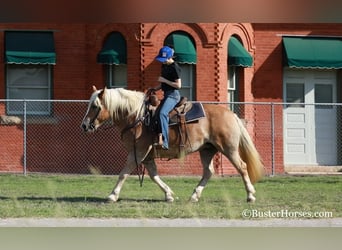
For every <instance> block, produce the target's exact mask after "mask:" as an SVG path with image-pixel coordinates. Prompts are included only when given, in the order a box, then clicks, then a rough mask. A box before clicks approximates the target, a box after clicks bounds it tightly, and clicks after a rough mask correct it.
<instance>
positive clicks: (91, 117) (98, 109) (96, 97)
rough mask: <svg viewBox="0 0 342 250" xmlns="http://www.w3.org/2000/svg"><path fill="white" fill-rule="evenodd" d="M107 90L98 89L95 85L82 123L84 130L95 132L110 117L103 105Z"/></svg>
mask: <svg viewBox="0 0 342 250" xmlns="http://www.w3.org/2000/svg"><path fill="white" fill-rule="evenodd" d="M105 91H106V89H103V90H97V89H96V87H95V86H93V94H92V95H91V97H90V100H89V105H88V109H87V113H86V115H85V116H84V118H83V121H82V124H81V127H82V129H83V130H84V132H94V131H95V130H96V129H97V128H98V127H100V126H101V125H102V124H103V123H104V122H105V121H106V120H108V119H109V118H110V115H109V112H108V110H107V109H106V108H105V107H104V106H103V101H102V98H103V96H104V93H105Z"/></svg>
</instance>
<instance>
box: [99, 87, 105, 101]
mask: <svg viewBox="0 0 342 250" xmlns="http://www.w3.org/2000/svg"><path fill="white" fill-rule="evenodd" d="M106 89H107V88H106V87H105V88H104V89H101V91H100V93H99V94H98V95H97V96H98V98H100V99H102V97H103V94H104V92H105V91H106Z"/></svg>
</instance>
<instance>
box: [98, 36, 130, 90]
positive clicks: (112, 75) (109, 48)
mask: <svg viewBox="0 0 342 250" xmlns="http://www.w3.org/2000/svg"><path fill="white" fill-rule="evenodd" d="M97 62H98V63H102V64H106V84H107V87H109V88H126V87H127V48H126V40H125V38H124V37H123V36H122V35H121V33H119V32H112V33H111V34H110V35H109V36H108V37H107V39H106V41H105V42H104V45H103V47H102V50H101V51H100V52H99V54H98V55H97Z"/></svg>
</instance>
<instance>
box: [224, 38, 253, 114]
mask: <svg viewBox="0 0 342 250" xmlns="http://www.w3.org/2000/svg"><path fill="white" fill-rule="evenodd" d="M251 66H253V58H252V56H251V55H250V54H249V53H248V52H247V51H246V49H245V48H244V47H243V45H242V44H241V42H240V41H239V40H238V38H236V37H234V36H232V37H231V38H230V39H229V42H228V84H227V88H228V98H229V99H228V100H229V102H238V101H240V100H239V88H240V86H239V81H240V78H241V76H240V74H242V72H243V71H242V70H241V68H242V67H251ZM230 109H231V110H232V111H236V110H235V107H234V104H230Z"/></svg>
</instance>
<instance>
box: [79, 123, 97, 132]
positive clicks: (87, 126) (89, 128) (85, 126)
mask: <svg viewBox="0 0 342 250" xmlns="http://www.w3.org/2000/svg"><path fill="white" fill-rule="evenodd" d="M81 128H82V129H83V131H84V132H94V131H95V129H96V127H95V124H94V123H92V122H89V121H84V122H82V124H81Z"/></svg>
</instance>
